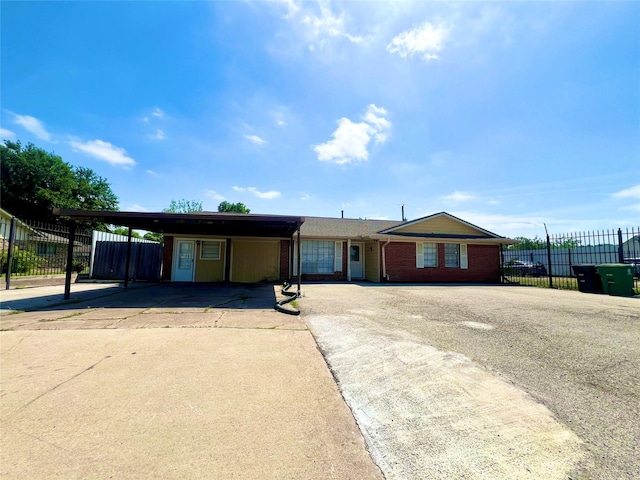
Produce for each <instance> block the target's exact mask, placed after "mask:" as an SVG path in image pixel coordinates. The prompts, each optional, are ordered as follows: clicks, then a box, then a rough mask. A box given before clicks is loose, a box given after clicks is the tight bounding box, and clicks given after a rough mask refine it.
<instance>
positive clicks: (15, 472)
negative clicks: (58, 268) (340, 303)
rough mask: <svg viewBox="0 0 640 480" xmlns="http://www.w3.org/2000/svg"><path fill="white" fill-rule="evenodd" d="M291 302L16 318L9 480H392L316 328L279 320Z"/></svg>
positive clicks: (148, 297)
mask: <svg viewBox="0 0 640 480" xmlns="http://www.w3.org/2000/svg"><path fill="white" fill-rule="evenodd" d="M278 290H279V288H278V287H276V289H275V290H274V287H273V286H218V287H215V288H213V287H211V286H200V285H183V286H181V285H160V286H154V287H150V288H137V289H130V290H126V291H123V290H119V291H118V292H117V293H115V294H112V295H108V296H103V297H99V298H92V299H90V300H80V301H78V299H77V296H76V300H74V301H72V302H71V303H66V304H63V305H59V306H57V307H50V308H47V309H46V310H42V311H27V312H24V313H15V314H9V313H7V310H3V312H2V313H4V315H2V317H0V327H1V330H2V331H1V332H0V372H1V373H2V377H1V385H0V387H1V391H0V398H2V401H1V403H0V422H1V425H0V430H1V432H2V434H1V435H2V437H1V442H2V445H1V448H0V477H1V478H6V479H13V478H16V479H18V478H20V479H22V478H60V479H75V478H77V479H88V478H172V479H173V478H185V479H186V478H189V479H191V478H213V479H229V478H239V479H240V478H241V479H245V478H249V479H250V478H255V479H258V478H259V479H264V478H274V479H275V478H278V479H279V478H281V479H289V478H299V479H308V478H312V479H313V478H316V479H325V478H336V479H346V478H351V479H358V478H360V479H370V478H374V479H375V478H382V475H381V473H380V471H379V469H378V468H377V467H376V465H375V464H374V463H373V462H372V460H371V457H370V455H369V453H368V452H367V450H366V448H365V443H364V441H363V438H362V436H361V434H360V431H359V430H358V427H357V425H356V423H355V421H354V418H353V416H352V414H351V412H350V410H349V408H348V407H347V406H346V405H345V403H344V401H343V399H342V397H341V396H340V392H339V391H338V389H337V387H336V384H335V382H334V379H333V377H332V375H331V373H330V372H329V370H328V368H327V366H326V364H325V363H324V360H323V358H322V356H321V354H320V353H319V351H318V349H317V346H316V344H315V342H314V339H313V337H312V336H311V334H310V332H309V331H308V329H307V327H306V326H305V324H304V323H303V322H301V320H300V318H299V317H293V316H289V315H284V314H281V313H277V312H275V311H274V310H273V304H274V302H275V299H276V298H277V297H278V294H277V291H278ZM34 292H35V291H34ZM2 298H3V300H4V297H2ZM72 298H74V297H73V295H72ZM22 305H23V306H24V305H25V304H24V303H23V304H22Z"/></svg>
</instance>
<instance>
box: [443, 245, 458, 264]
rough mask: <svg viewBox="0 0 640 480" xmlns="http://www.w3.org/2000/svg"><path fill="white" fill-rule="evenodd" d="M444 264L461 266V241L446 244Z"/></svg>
mask: <svg viewBox="0 0 640 480" xmlns="http://www.w3.org/2000/svg"><path fill="white" fill-rule="evenodd" d="M444 266H445V267H453V268H460V244H459V243H445V244H444Z"/></svg>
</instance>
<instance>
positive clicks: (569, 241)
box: [551, 238, 582, 248]
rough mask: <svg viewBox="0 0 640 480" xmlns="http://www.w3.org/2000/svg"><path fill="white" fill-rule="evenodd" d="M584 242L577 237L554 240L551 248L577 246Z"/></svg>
mask: <svg viewBox="0 0 640 480" xmlns="http://www.w3.org/2000/svg"><path fill="white" fill-rule="evenodd" d="M580 243H582V242H581V241H580V240H576V239H575V238H566V239H564V240H554V241H553V242H552V243H551V248H577V247H579V246H580Z"/></svg>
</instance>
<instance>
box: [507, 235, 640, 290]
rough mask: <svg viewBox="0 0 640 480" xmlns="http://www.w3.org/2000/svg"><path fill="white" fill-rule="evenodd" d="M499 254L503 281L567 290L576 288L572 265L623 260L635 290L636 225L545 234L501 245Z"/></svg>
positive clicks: (638, 269) (639, 256) (638, 260)
mask: <svg viewBox="0 0 640 480" xmlns="http://www.w3.org/2000/svg"><path fill="white" fill-rule="evenodd" d="M501 257H502V278H503V281H504V282H505V283H519V284H521V285H533V286H539V287H550V288H560V289H571V290H577V289H578V281H577V278H576V275H575V273H574V272H573V268H572V267H573V266H574V265H601V264H604V263H626V264H629V265H631V266H632V268H633V269H634V272H635V275H634V288H635V289H636V291H638V288H639V276H640V228H628V229H624V230H623V229H621V228H618V229H617V230H615V229H614V230H601V231H593V232H579V233H570V234H560V235H551V236H550V235H547V237H546V239H538V238H535V239H532V240H528V241H523V242H521V243H519V244H517V245H510V246H508V247H504V248H503V249H502V251H501Z"/></svg>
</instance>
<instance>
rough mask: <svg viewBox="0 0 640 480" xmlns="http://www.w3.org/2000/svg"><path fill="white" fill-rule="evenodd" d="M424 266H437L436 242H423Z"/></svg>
mask: <svg viewBox="0 0 640 480" xmlns="http://www.w3.org/2000/svg"><path fill="white" fill-rule="evenodd" d="M424 266H425V267H437V266H438V244H437V243H425V244H424Z"/></svg>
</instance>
